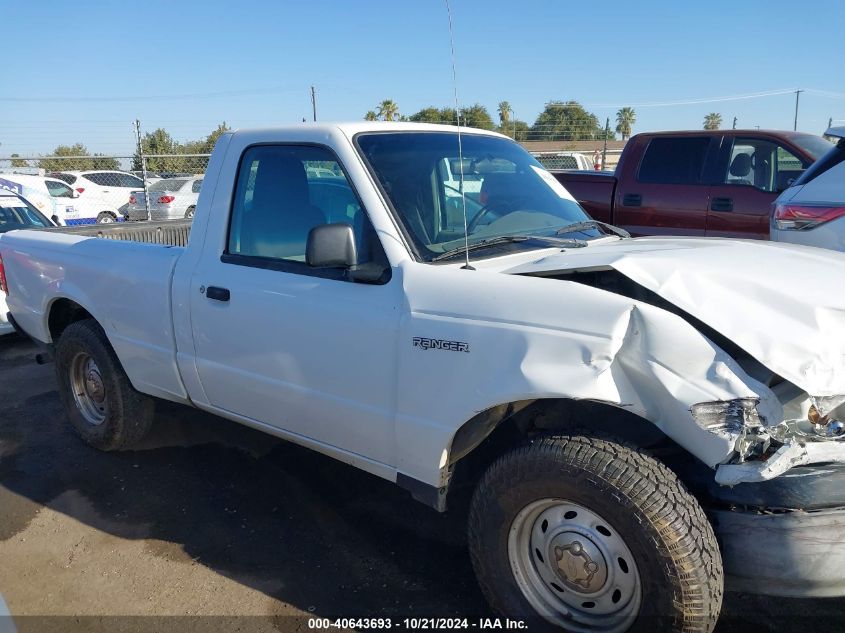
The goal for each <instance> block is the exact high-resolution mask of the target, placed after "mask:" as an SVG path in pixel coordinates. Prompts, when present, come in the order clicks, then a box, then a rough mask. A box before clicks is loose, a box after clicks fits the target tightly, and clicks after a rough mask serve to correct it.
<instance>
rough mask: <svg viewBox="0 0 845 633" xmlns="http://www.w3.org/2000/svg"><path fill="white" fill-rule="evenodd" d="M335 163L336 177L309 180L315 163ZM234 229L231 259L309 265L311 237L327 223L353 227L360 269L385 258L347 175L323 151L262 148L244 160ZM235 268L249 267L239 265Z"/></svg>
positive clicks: (250, 150) (250, 151)
mask: <svg viewBox="0 0 845 633" xmlns="http://www.w3.org/2000/svg"><path fill="white" fill-rule="evenodd" d="M315 161H320V162H321V163H333V164H334V167H332V169H331V171H332V177H331V178H329V177H322V176H320V177H316V178H315V177H314V176H313V174H311V178H309V173H308V172H309V168H311V171H313V167H311V165H313V163H314V162H315ZM235 187H236V188H235V199H234V202H233V207H232V215H231V219H230V228H229V242H228V248H227V254H229V255H236V256H239V258H261V259H262V260H264V259H272V260H281V261H284V262H288V263H296V264H299V265H300V266H301V268H299V270H298V271H299V272H303V273H308V272H314V269H311V268H309V267H308V266H307V265H306V264H305V247H306V243H307V240H308V233H309V232H310V231H311V229H312V228H314V227H316V226H320V225H323V224H330V223H338V222H343V223H347V224H350V225H351V226H352V228H353V230H354V232H355V238H356V242H357V244H358V257H359V262H358V263H359V264H360V263H365V262H369V261H375V260H379V261H382V259H383V258H384V255H383V252H382V251H381V245H380V244H379V243H378V238H377V237H376V235H375V231H374V230H373V228H372V225H371V224H370V222H369V219H368V218H367V217H366V213H365V212H364V210H363V208H362V206H361V204H360V202H359V201H358V198H357V196H356V195H355V192H354V191H353V189H352V187H351V186H350V184H349V181H348V180H347V178H346V175H345V173H344V172H343V170H342V169H341V168H340V166H339V165H338V164H337V162H336V159H335V158H334V156H333V155H332V154H331V152H330V151H329V150H327V149H325V148H321V147H310V146H309V147H306V146H291V145H285V146H273V145H262V146H257V147H251V148H248V149H247V150H246V151H245V152H244V155H243V158H242V159H241V166H240V168H239V170H238V180H237V183H236V186H235ZM235 263H246V264H248V263H249V262H248V261H242V260H241V261H238V262H235Z"/></svg>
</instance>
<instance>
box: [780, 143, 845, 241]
mask: <svg viewBox="0 0 845 633" xmlns="http://www.w3.org/2000/svg"><path fill="white" fill-rule="evenodd" d="M825 136H830V137H832V138H837V139H839V140H838V142H837V143H836V145H835V146H834V147H832V148H831V149H830V150H829V151H828V153H827V154H825V155H824V156H822V157H821V158H820V159H819V160H818V161H816V162H815V163H813V165H812V166H811V167H810V168H809V169H808V170H807V171H805V172H804V173H803V174H802V175H801V177H800V178H798V180H796V181H795V183H794V184H793V185H792V186H791V187H789V189H787V190H786V191H784V192H783V193H782V194H781V195H780V196H779V197H778V199H777V200H776V201H775V204H774V205H773V207H772V239H773V240H775V241H777V242H791V243H793V244H806V245H807V246H818V247H820V248H832V249H833V250H837V251H845V127H835V128H831V129H829V130H828V131H827V132H826V133H825Z"/></svg>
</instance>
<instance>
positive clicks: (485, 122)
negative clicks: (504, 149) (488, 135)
mask: <svg viewBox="0 0 845 633" xmlns="http://www.w3.org/2000/svg"><path fill="white" fill-rule="evenodd" d="M461 123H462V124H463V125H465V126H466V127H475V128H480V129H482V130H492V129H493V128H495V127H496V125H495V124H494V123H493V118H492V117H491V116H490V113H489V112H488V111H487V108H485V107H484V106H483V105H481V104H480V103H476V104H474V105H471V106H469V107H467V108H461Z"/></svg>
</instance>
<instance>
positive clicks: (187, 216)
mask: <svg viewBox="0 0 845 633" xmlns="http://www.w3.org/2000/svg"><path fill="white" fill-rule="evenodd" d="M196 210H197V208H196V207H188V209H187V210H186V211H185V219H186V220H190V219H191V218H193V217H194V212H195V211H196Z"/></svg>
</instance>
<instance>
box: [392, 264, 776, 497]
mask: <svg viewBox="0 0 845 633" xmlns="http://www.w3.org/2000/svg"><path fill="white" fill-rule="evenodd" d="M402 280H403V284H404V285H405V296H406V297H407V298H408V301H409V305H408V306H407V312H406V314H405V316H404V317H403V319H402V323H401V325H400V328H399V359H398V370H399V371H398V389H397V394H398V401H397V424H396V441H397V454H398V463H397V467H398V470H399V471H400V472H403V473H405V474H407V475H409V476H411V477H414V478H416V479H419V480H422V481H426V482H428V483H432V484H434V485H440V484H442V483H443V480H442V478H440V479H438V481H436V482H435V481H432V479H433V478H432V473H431V471H430V468H431V463H432V459H433V460H434V462H435V463H438V464H439V467H440V469H441V470H442V469H443V468H444V466H445V465H446V464H447V463H448V451H449V447H450V444H451V440H452V437H453V436H454V434H455V432H456V431H457V429H458V428H459V427H460V426H461V425H462V424H463V423H464V422H466V421H467V420H469V419H471V418H472V417H473V416H474V415H476V414H477V413H479V412H481V411H485V410H487V409H489V408H491V407H494V406H496V405H500V404H503V403H507V402H515V401H520V400H530V399H542V398H572V399H587V400H598V401H603V402H606V403H611V404H615V405H616V406H619V407H621V408H624V409H627V410H629V411H632V412H634V413H636V414H638V415H640V416H642V417H643V418H645V419H647V420H649V421H651V422H652V423H654V424H655V425H656V426H657V427H659V428H660V429H661V430H662V431H663V432H664V433H665V434H666V435H667V436H669V437H670V438H672V439H673V440H674V441H676V442H677V443H678V444H680V445H681V446H682V447H684V448H685V449H686V450H687V451H689V452H690V453H691V454H693V455H695V456H696V457H698V458H699V459H700V460H701V461H703V462H704V463H706V464H708V465H710V466H715V465H717V464H719V463H721V462H723V461H725V460H726V459H727V458H728V457H729V456H730V455H731V454H732V453H733V451H734V444H735V439H736V438H735V437H731V436H730V434H728V433H725V434H721V435H720V434H717V433H713V432H710V431H707V430H705V429H703V428H702V427H700V426H699V425H697V424H696V422H695V421H694V419H693V417H692V414H691V412H690V408H691V406H692V405H693V404H696V403H700V402H706V401H718V400H732V399H735V398H759V399H760V403H759V406H758V410H759V411H760V413H761V415H764V416H766V417H768V418H769V419H777V420H779V419H780V418H781V416H782V409H781V406H780V403H779V402H778V400H777V398H775V396H774V394H772V392H771V391H770V390H769V389H768V388H767V387H765V386H764V385H762V384H761V383H759V382H758V381H756V380H754V379H753V378H751V377H750V376H748V375H747V374H746V373H745V371H744V370H743V369H742V368H740V367H739V366H738V365H737V364H736V362H734V360H733V359H732V358H730V357H729V356H728V355H727V354H726V353H725V352H724V351H722V350H721V349H719V348H718V347H716V346H715V345H714V344H713V343H711V342H710V341H709V340H708V339H706V338H705V337H704V336H703V335H701V334H700V333H699V332H698V331H697V330H696V329H695V328H693V327H692V326H691V325H690V324H688V323H687V322H686V321H684V320H683V319H682V318H680V317H678V316H676V315H674V314H671V313H669V312H667V311H665V310H662V309H660V308H657V307H654V306H652V305H649V304H646V303H642V302H638V301H635V300H632V299H629V298H626V297H622V296H619V295H616V294H613V293H610V292H606V291H603V290H597V289H595V288H592V287H588V286H584V285H582V284H578V283H574V282H568V281H560V280H553V279H542V278H533V277H517V276H511V275H502V274H500V273H497V272H489V271H484V270H475V271H468V270H461V269H459V268H457V267H449V268H448V269H445V268H444V267H440V269H439V270H438V267H433V266H420V265H418V264H413V263H409V264H407V265H404V266H402ZM444 296H448V297H450V300H449V301H448V302H445V301H444V300H443V297H444ZM447 306H448V308H446V307H447ZM415 339H426V340H427V341H433V342H434V343H426V344H425V345H419V344H418V343H415ZM437 342H440V343H437ZM450 343H455V344H456V345H450ZM458 344H459V345H458Z"/></svg>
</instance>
